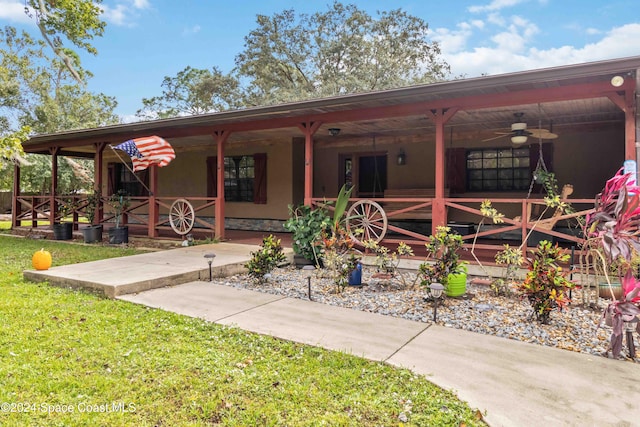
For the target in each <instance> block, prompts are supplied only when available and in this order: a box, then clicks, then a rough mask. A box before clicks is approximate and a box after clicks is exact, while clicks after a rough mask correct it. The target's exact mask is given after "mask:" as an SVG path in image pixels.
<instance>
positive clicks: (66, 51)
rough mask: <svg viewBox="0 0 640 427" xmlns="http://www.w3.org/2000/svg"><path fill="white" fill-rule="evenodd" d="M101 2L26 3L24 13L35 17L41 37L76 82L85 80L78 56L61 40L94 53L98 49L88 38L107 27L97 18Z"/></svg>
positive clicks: (40, 0) (45, 0)
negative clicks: (79, 67) (79, 69)
mask: <svg viewBox="0 0 640 427" xmlns="http://www.w3.org/2000/svg"><path fill="white" fill-rule="evenodd" d="M100 3H102V0H28V1H27V3H26V4H27V5H28V7H25V13H26V14H27V15H28V16H30V17H32V18H34V19H35V21H36V25H37V26H38V29H39V30H40V34H41V35H42V38H43V39H44V40H45V41H46V42H47V44H48V45H49V46H50V47H51V49H52V50H53V52H54V53H55V54H56V56H58V57H59V58H60V59H61V60H62V62H63V63H64V64H65V67H67V69H68V70H69V72H70V73H71V75H72V76H73V78H74V79H75V80H76V81H77V82H78V83H83V82H84V80H83V78H82V75H81V73H80V72H79V71H78V69H77V65H78V56H77V54H76V52H74V51H73V50H71V49H70V48H68V47H65V44H64V39H65V38H66V39H67V40H68V41H69V42H71V44H73V45H75V46H76V47H79V48H80V49H83V50H85V51H87V52H89V53H91V54H93V55H96V54H97V53H98V51H97V50H96V48H95V47H93V46H92V45H91V43H90V42H89V41H90V40H92V39H93V38H94V37H95V36H102V34H103V32H104V28H105V26H106V23H105V22H104V21H102V20H100V14H101V13H102V9H101V8H100V6H99V4H100Z"/></svg>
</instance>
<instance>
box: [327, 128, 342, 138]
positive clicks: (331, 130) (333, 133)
mask: <svg viewBox="0 0 640 427" xmlns="http://www.w3.org/2000/svg"><path fill="white" fill-rule="evenodd" d="M329 133H330V134H331V136H338V134H339V133H340V128H329Z"/></svg>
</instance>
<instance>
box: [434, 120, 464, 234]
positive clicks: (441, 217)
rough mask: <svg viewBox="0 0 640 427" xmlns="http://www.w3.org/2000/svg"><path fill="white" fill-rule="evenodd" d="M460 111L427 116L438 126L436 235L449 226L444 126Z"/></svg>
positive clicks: (435, 204) (435, 206) (435, 200)
mask: <svg viewBox="0 0 640 427" xmlns="http://www.w3.org/2000/svg"><path fill="white" fill-rule="evenodd" d="M457 111H458V109H457V108H449V109H446V108H440V109H437V110H431V111H428V112H427V116H428V117H429V118H431V120H433V121H434V122H435V125H436V166H435V167H436V170H435V190H436V191H435V198H434V199H433V205H432V208H431V210H432V219H431V234H435V233H436V228H437V227H438V226H441V225H446V224H447V209H446V206H445V201H444V186H445V148H444V125H445V123H447V122H448V121H449V120H450V119H451V117H453V115H454V114H455V113H456V112H457Z"/></svg>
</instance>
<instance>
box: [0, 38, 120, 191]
mask: <svg viewBox="0 0 640 427" xmlns="http://www.w3.org/2000/svg"><path fill="white" fill-rule="evenodd" d="M0 42H1V45H2V46H3V47H2V48H0V54H1V57H0V59H1V61H0V134H1V135H3V136H2V138H1V139H0V155H1V156H2V158H4V159H5V160H8V159H12V158H16V156H18V157H20V158H23V157H22V154H21V151H22V150H21V148H22V147H21V143H22V142H23V141H25V140H26V139H27V137H28V134H29V133H30V132H31V131H35V132H37V133H53V132H59V131H63V130H70V129H80V128H86V127H96V126H102V125H107V124H114V123H118V121H119V119H118V117H117V116H116V115H115V114H114V109H115V107H116V101H115V99H114V98H112V97H108V96H106V95H104V94H94V93H90V92H87V91H86V90H84V87H82V86H80V85H78V83H77V82H76V81H75V79H74V77H73V75H72V73H71V71H69V70H68V68H67V67H66V66H65V65H64V64H63V63H62V61H60V60H59V59H58V58H57V57H53V58H50V57H48V56H47V54H46V52H45V50H46V45H45V43H44V42H42V41H40V40H38V41H36V40H34V39H33V38H31V37H30V35H29V34H27V33H26V32H22V33H21V34H18V32H17V31H16V30H15V28H12V27H6V28H4V29H3V30H2V29H0ZM77 65H78V68H77V70H76V71H77V73H78V74H79V75H81V76H82V77H83V79H85V80H87V79H88V78H90V77H91V73H89V72H87V71H85V70H83V69H82V68H81V67H79V64H77ZM16 128H20V129H19V130H18V131H15V130H13V129H16ZM5 141H7V142H6V143H5ZM42 157H43V156H33V155H27V156H24V159H25V160H26V164H24V165H23V172H22V177H23V187H24V190H25V191H36V192H43V191H47V190H49V188H50V170H51V160H50V157H49V156H44V157H45V158H42ZM11 166H12V164H11V162H7V161H4V162H2V161H0V185H1V186H2V187H4V188H5V189H6V188H7V187H8V188H10V186H11V177H12V167H11ZM92 168H93V164H92V162H90V161H84V160H78V161H70V159H66V161H62V162H60V164H59V188H60V191H65V192H71V191H74V190H77V189H79V188H86V187H90V186H91V184H90V183H87V182H86V179H85V178H84V175H85V174H86V170H89V171H90V170H92Z"/></svg>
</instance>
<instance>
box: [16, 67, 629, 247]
mask: <svg viewBox="0 0 640 427" xmlns="http://www.w3.org/2000/svg"><path fill="white" fill-rule="evenodd" d="M639 68H640V57H633V58H625V59H620V60H612V61H603V62H597V63H590V64H580V65H574V66H566V67H559V68H552V69H544V70H534V71H528V72H521V73H513V74H507V75H500V76H489V77H481V78H474V79H464V80H456V81H450V82H441V83H435V84H431V85H424V86H415V87H408V88H401V89H395V90H388V91H382V92H372V93H365V94H357V95H349V96H343V97H337V98H329V99H320V100H310V101H302V102H297V103H292V104H286V105H276V106H268V107H259V108H250V109H246V110H238V111H227V112H220V113H212V114H205V115H200V116H193V117H182V118H175V119H168V120H159V121H152V122H140V123H132V124H123V125H117V126H109V127H103V128H97V129H87V130H78V131H69V132H63V133H59V134H52V135H38V136H35V137H33V138H32V139H31V140H30V141H28V142H27V143H25V144H24V148H25V151H26V152H28V153H40V154H46V155H50V156H51V165H52V166H51V189H50V191H49V194H43V195H26V194H22V193H21V191H20V190H21V189H20V168H19V167H16V168H15V179H14V191H13V194H14V196H13V206H12V207H13V216H12V223H13V226H14V227H32V228H37V227H48V226H50V224H52V223H54V222H56V221H59V220H60V219H61V218H62V215H61V214H60V213H59V209H58V207H59V206H60V205H69V207H70V212H68V213H67V214H66V215H65V217H66V218H67V219H69V220H73V224H74V228H75V229H76V230H77V229H79V228H81V227H82V224H83V222H85V223H86V221H83V218H84V217H86V196H84V195H61V194H58V191H57V174H58V172H57V169H58V158H59V157H61V156H69V157H85V158H91V159H93V162H94V169H95V176H94V188H95V189H96V190H98V191H100V193H101V194H102V195H103V197H102V198H101V204H100V208H99V211H98V215H96V219H95V220H94V222H96V223H103V224H107V225H108V224H111V223H112V222H113V219H114V214H113V209H112V207H113V206H112V202H111V201H110V198H109V196H110V195H111V193H112V192H114V191H116V190H117V188H116V187H117V183H116V182H115V181H114V182H112V181H113V180H114V179H115V175H114V174H113V172H111V171H110V166H109V165H110V164H112V163H114V162H115V159H114V157H113V154H112V153H111V151H112V150H111V149H110V148H109V146H110V145H117V144H119V143H121V142H123V141H125V140H128V139H131V138H135V137H140V136H147V135H159V136H161V137H163V138H165V139H166V140H167V141H169V142H170V143H171V145H172V146H173V147H174V149H175V151H176V153H177V157H176V160H175V161H174V163H172V164H171V165H169V166H167V167H166V168H160V169H159V168H157V167H156V166H151V167H150V168H149V169H148V171H147V173H146V175H145V177H144V179H145V180H146V182H147V183H148V190H149V191H148V192H147V194H139V195H133V196H132V197H131V204H130V206H129V207H128V208H127V209H126V211H125V215H124V218H123V220H124V222H125V223H126V224H128V226H129V227H131V229H132V231H133V232H135V233H142V234H146V235H147V236H149V237H158V236H160V235H166V234H167V233H171V231H172V227H171V224H170V217H171V211H172V207H174V206H175V203H176V202H177V201H179V200H185V201H187V202H189V204H190V205H191V206H192V207H193V214H194V218H193V226H194V228H193V232H194V233H199V234H201V235H206V236H211V237H214V236H215V237H216V238H218V239H221V240H224V239H225V238H226V235H227V233H228V231H229V230H242V229H245V230H257V231H263V232H277V231H282V230H283V229H282V228H281V226H282V223H283V222H284V221H285V220H286V218H287V217H288V209H287V206H288V205H297V204H301V203H304V204H306V205H318V204H322V203H325V201H326V200H331V199H332V198H335V197H336V195H337V193H338V190H339V188H340V187H341V186H342V185H343V184H345V183H348V184H350V185H352V186H353V187H354V193H353V195H354V197H353V198H352V200H351V203H357V202H359V201H363V200H364V201H367V203H376V204H377V205H378V206H380V207H381V208H382V210H383V211H384V216H385V218H386V229H385V233H384V235H383V236H382V237H381V238H382V242H383V243H385V244H389V245H393V244H395V243H397V242H399V241H401V240H402V241H405V242H407V243H420V242H423V241H425V240H426V239H427V238H428V236H429V235H430V234H431V232H433V230H435V228H436V227H437V226H439V225H452V226H454V227H457V228H458V229H459V232H460V233H461V234H463V236H464V239H465V241H466V242H467V243H471V241H473V239H475V238H476V237H477V238H478V239H480V240H479V241H480V244H479V245H476V247H485V246H486V248H487V249H489V248H492V247H499V246H500V245H501V244H502V243H503V242H504V241H508V242H513V243H514V244H520V243H522V242H525V241H527V236H528V235H529V233H530V231H531V230H532V229H533V228H535V233H536V234H538V233H541V234H542V236H547V237H549V236H550V237H552V238H555V239H558V241H560V242H564V243H566V244H568V245H577V244H579V243H580V242H581V235H580V233H579V232H576V229H575V227H572V225H571V224H572V223H573V220H574V219H575V218H576V217H579V216H581V215H584V214H585V213H586V212H588V210H589V209H590V208H591V207H592V206H593V197H594V196H595V194H596V193H597V192H599V191H600V189H601V188H602V185H603V184H604V182H605V180H606V179H607V178H608V177H610V176H611V175H613V174H614V173H615V172H616V171H617V170H618V169H619V168H620V167H621V166H622V164H623V162H624V161H625V160H632V161H636V160H637V147H636V141H637V140H638V139H639V138H638V123H639V116H638V112H637V108H636V103H637V86H638V69H639ZM614 76H619V77H622V80H621V82H620V80H619V79H617V80H615V85H614V84H613V83H612V77H614ZM521 122H524V123H526V124H527V132H528V134H525V136H526V135H528V137H527V138H525V139H526V140H527V141H526V142H525V143H520V144H519V145H515V144H513V143H512V142H511V137H512V136H514V134H513V133H512V129H513V125H514V123H521ZM536 129H537V130H538V131H539V132H532V130H536ZM542 130H545V131H547V132H548V133H552V134H555V135H557V138H555V139H551V140H547V139H544V137H536V136H539V135H545V134H544V133H543V132H542ZM545 157H546V158H545ZM245 158H246V159H250V164H251V168H252V169H251V173H252V176H251V181H249V180H247V179H245V180H244V181H242V178H238V177H237V176H230V175H233V172H234V171H233V170H230V168H229V165H230V164H231V165H232V166H233V165H234V164H235V162H236V161H237V162H238V163H239V162H240V160H236V159H242V161H245ZM507 158H508V159H509V161H510V162H511V166H509V167H506V166H504V167H503V166H497V167H494V165H502V164H503V163H504V161H505V159H507ZM229 159H231V160H229ZM541 159H542V160H543V163H544V166H545V168H546V169H548V171H549V172H553V173H554V174H555V176H556V178H557V180H558V183H559V184H560V186H563V185H564V184H571V185H573V189H574V192H573V194H572V195H571V197H569V199H568V201H570V202H571V203H572V205H573V207H574V209H575V211H576V212H574V213H571V214H566V215H565V214H562V215H555V216H554V213H555V212H553V211H548V212H547V213H546V214H545V218H546V219H544V220H542V221H541V222H540V223H537V224H536V222H537V219H538V216H537V214H536V212H538V213H539V212H541V209H539V207H542V211H543V210H544V201H543V198H542V197H543V195H544V194H543V193H542V192H541V190H540V188H539V186H538V185H537V184H536V182H535V180H534V175H535V172H536V170H537V167H538V166H539V164H540V160H541ZM247 161H248V160H247ZM261 162H262V163H261ZM238 168H239V167H238ZM258 169H260V170H261V171H262V170H263V169H264V172H260V173H258ZM237 170H239V169H237ZM237 170H236V171H237ZM258 175H259V176H258ZM120 183H121V182H120ZM247 183H249V184H250V187H251V188H250V189H251V194H250V195H249V196H248V198H247V199H233V198H230V197H229V192H230V191H236V187H239V186H241V185H244V184H247ZM234 185H235V187H234ZM485 199H491V200H492V202H493V205H494V206H495V207H496V208H497V209H498V210H499V211H501V212H503V213H505V223H504V224H503V225H502V226H500V227H496V226H493V224H488V223H486V222H484V224H483V226H482V229H481V230H480V232H479V234H477V236H476V231H477V230H478V225H479V224H482V223H483V216H482V214H481V212H480V209H479V207H480V204H481V203H482V201H483V200H485ZM554 226H555V227H554ZM529 237H531V236H529ZM537 237H540V235H537Z"/></svg>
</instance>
